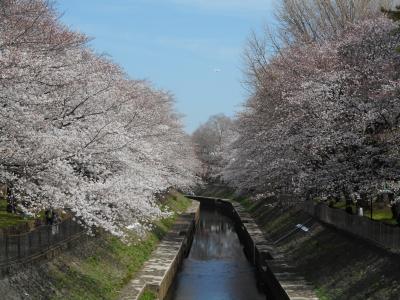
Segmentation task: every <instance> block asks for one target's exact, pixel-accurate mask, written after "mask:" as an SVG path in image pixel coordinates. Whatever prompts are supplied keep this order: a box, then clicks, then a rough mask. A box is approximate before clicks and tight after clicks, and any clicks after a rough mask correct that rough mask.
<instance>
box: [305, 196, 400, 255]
mask: <svg viewBox="0 0 400 300" xmlns="http://www.w3.org/2000/svg"><path fill="white" fill-rule="evenodd" d="M303 208H304V210H305V211H306V212H308V213H309V214H310V215H312V216H314V217H315V218H317V219H319V220H320V221H322V222H324V223H327V224H330V225H332V226H334V227H336V228H338V229H341V230H344V231H347V232H349V233H352V234H354V235H357V236H359V237H362V238H364V239H367V240H370V241H372V242H374V243H376V244H378V245H380V246H382V247H384V248H389V249H393V250H400V228H399V227H398V226H395V225H389V224H385V223H383V222H379V221H373V220H370V219H368V218H366V217H361V216H357V215H351V214H348V213H347V212H345V211H344V210H341V209H335V208H330V207H328V206H327V205H326V204H322V203H319V204H315V203H312V202H305V203H304V206H303Z"/></svg>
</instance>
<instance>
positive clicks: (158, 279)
mask: <svg viewBox="0 0 400 300" xmlns="http://www.w3.org/2000/svg"><path fill="white" fill-rule="evenodd" d="M199 208H200V204H199V203H198V202H196V201H193V203H192V205H191V206H190V208H189V209H188V210H187V212H186V213H184V214H182V215H181V216H179V217H178V219H177V220H176V222H175V224H174V226H173V227H172V229H171V230H170V231H169V232H168V233H167V235H166V236H165V237H164V238H163V240H162V241H161V243H160V244H159V246H158V247H157V249H156V250H155V251H154V252H153V254H152V256H151V258H150V259H149V260H148V261H147V262H146V263H145V264H144V266H143V268H142V270H141V271H140V272H139V273H138V274H137V275H136V276H135V279H133V280H131V281H130V282H129V283H128V285H127V286H126V287H125V289H124V290H123V291H122V293H121V296H120V298H119V299H121V300H138V299H140V297H141V296H142V295H143V293H144V292H145V291H146V290H148V291H151V292H153V293H155V294H156V295H157V297H158V299H160V300H162V299H164V298H165V296H166V294H167V292H168V289H169V287H170V286H171V284H172V283H173V281H174V279H175V275H176V273H177V272H178V269H179V267H180V265H181V263H182V261H183V259H184V258H185V257H186V256H187V254H188V253H189V250H190V247H191V243H192V240H193V235H194V231H195V228H196V224H197V222H198V220H199V212H200V211H199Z"/></svg>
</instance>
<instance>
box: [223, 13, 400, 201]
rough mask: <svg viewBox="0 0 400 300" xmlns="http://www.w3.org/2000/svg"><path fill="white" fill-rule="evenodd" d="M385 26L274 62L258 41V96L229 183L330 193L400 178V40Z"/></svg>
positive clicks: (371, 24)
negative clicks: (399, 150)
mask: <svg viewBox="0 0 400 300" xmlns="http://www.w3.org/2000/svg"><path fill="white" fill-rule="evenodd" d="M394 28H395V25H394V24H393V22H391V21H389V20H387V19H385V18H382V17H372V18H370V19H366V20H362V21H360V22H356V23H354V24H353V25H351V24H350V25H348V26H346V28H344V29H343V31H342V33H340V34H338V35H332V36H330V37H329V38H326V39H325V40H318V41H313V42H308V43H304V42H300V43H292V44H290V45H287V46H285V47H283V48H281V49H279V53H278V54H276V55H275V56H272V57H271V58H269V59H266V57H265V53H266V52H265V51H262V45H263V43H255V44H253V45H255V48H254V49H253V50H254V53H253V56H252V55H250V56H248V58H250V59H252V61H251V63H250V65H249V66H250V68H249V74H250V78H249V83H250V90H251V92H252V94H251V97H250V98H249V100H248V101H247V102H246V103H245V108H244V110H243V111H242V112H241V113H239V114H238V117H237V124H238V133H239V136H238V138H237V140H236V141H235V142H234V143H233V144H232V153H234V155H233V156H232V157H231V159H230V162H229V164H228V165H227V167H226V168H225V170H224V178H225V179H226V180H228V181H229V182H231V184H232V185H233V186H234V187H237V188H239V189H240V190H245V191H247V192H252V193H268V192H275V193H278V194H279V193H292V194H298V195H302V196H305V195H307V194H310V193H311V194H314V195H324V194H325V195H332V194H338V193H343V194H344V195H349V194H350V193H351V192H353V191H362V190H370V189H374V190H375V191H376V190H377V188H378V187H379V186H380V185H382V183H384V182H385V183H388V182H396V181H398V180H399V175H400V174H399V161H400V160H399V158H400V157H399V153H398V149H399V145H398V140H399V139H398V132H399V130H398V128H399V123H398V122H399V112H398V107H399V104H400V103H399V81H398V80H399V79H398V71H397V70H398V67H399V66H398V63H399V54H398V53H396V51H395V48H396V45H398V43H399V38H400V36H399V34H398V32H395V31H394V30H393V29H394Z"/></svg>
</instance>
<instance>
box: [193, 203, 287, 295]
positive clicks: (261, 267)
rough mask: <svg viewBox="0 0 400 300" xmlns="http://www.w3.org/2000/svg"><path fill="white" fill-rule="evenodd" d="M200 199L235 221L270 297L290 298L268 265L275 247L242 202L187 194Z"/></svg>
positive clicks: (240, 236) (248, 254)
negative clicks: (243, 206) (242, 205)
mask: <svg viewBox="0 0 400 300" xmlns="http://www.w3.org/2000/svg"><path fill="white" fill-rule="evenodd" d="M187 197H188V198H191V199H194V200H197V201H200V202H201V204H202V205H209V206H213V207H217V208H219V209H220V212H221V213H224V214H226V215H227V216H228V217H230V218H232V219H233V220H234V222H235V226H236V231H237V234H238V236H239V239H240V241H241V242H242V244H243V246H244V251H245V253H246V256H247V258H248V259H249V261H250V262H251V263H252V264H253V265H254V266H255V268H256V271H257V277H258V280H259V284H261V285H262V286H263V287H264V290H265V292H266V294H267V297H268V299H277V300H284V299H290V298H289V296H288V295H287V293H286V292H285V290H284V289H283V288H282V286H281V284H280V283H279V281H278V280H277V278H276V277H275V275H274V273H273V272H272V270H271V269H270V268H269V266H268V260H270V259H272V254H271V253H272V252H273V248H272V247H271V246H270V245H269V244H270V243H269V242H268V241H267V240H266V239H265V237H264V234H263V233H262V231H261V230H260V229H259V227H258V226H257V224H256V223H255V221H254V220H253V218H252V217H251V216H250V215H249V214H248V213H247V212H246V211H245V210H244V209H243V208H242V207H241V205H240V204H238V203H234V202H231V201H229V200H226V199H217V198H209V197H198V196H187Z"/></svg>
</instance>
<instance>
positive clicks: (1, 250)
mask: <svg viewBox="0 0 400 300" xmlns="http://www.w3.org/2000/svg"><path fill="white" fill-rule="evenodd" d="M83 230H84V229H83V228H82V226H80V225H79V224H78V223H76V222H75V221H73V220H72V218H68V219H66V220H63V221H61V222H60V223H59V224H56V225H41V226H39V227H36V228H35V229H34V230H32V231H29V232H26V233H22V234H4V235H1V236H0V267H3V266H8V265H10V264H12V263H15V262H19V261H22V260H29V258H30V257H35V256H38V255H40V254H41V253H44V252H46V251H47V250H49V249H51V248H52V247H54V246H57V245H58V244H61V243H63V242H65V241H68V240H70V239H71V238H72V237H74V236H76V235H77V234H81V233H82V232H83Z"/></svg>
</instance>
